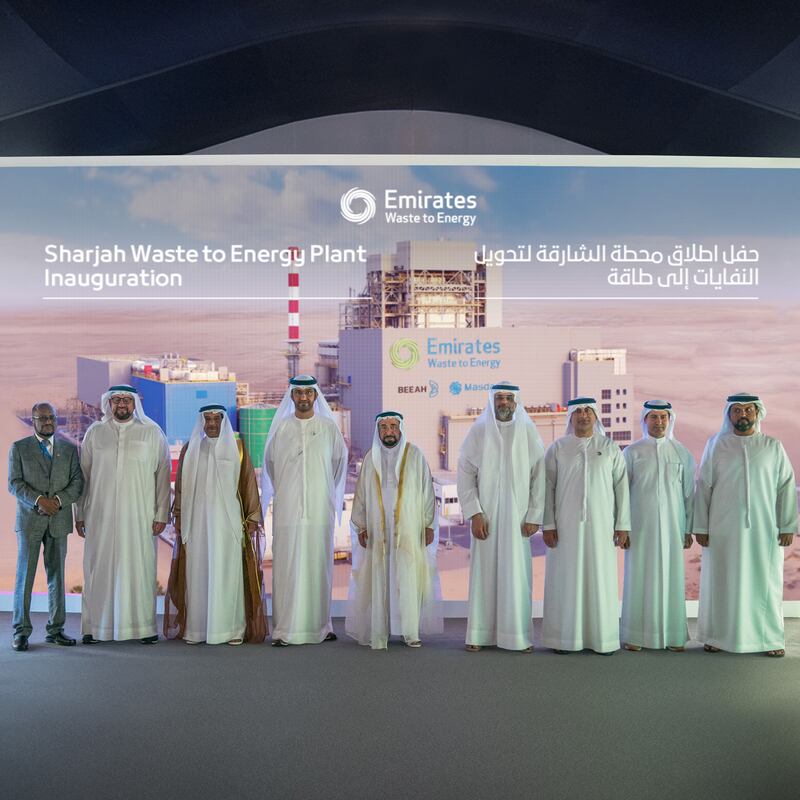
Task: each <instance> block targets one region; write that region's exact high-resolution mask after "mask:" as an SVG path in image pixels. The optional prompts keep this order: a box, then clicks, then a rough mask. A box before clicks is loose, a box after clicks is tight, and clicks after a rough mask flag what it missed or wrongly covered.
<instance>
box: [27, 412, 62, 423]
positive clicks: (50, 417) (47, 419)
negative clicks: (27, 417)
mask: <svg viewBox="0 0 800 800" xmlns="http://www.w3.org/2000/svg"><path fill="white" fill-rule="evenodd" d="M31 419H38V420H41V421H42V422H55V421H56V418H55V417H54V416H53V415H52V414H47V415H46V416H44V415H41V416H38V417H36V416H34V417H31Z"/></svg>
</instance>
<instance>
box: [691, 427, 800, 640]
mask: <svg viewBox="0 0 800 800" xmlns="http://www.w3.org/2000/svg"><path fill="white" fill-rule="evenodd" d="M694 532H695V533H696V534H705V533H707V534H708V541H709V546H708V547H704V548H703V556H702V558H703V561H702V570H701V573H700V607H699V611H698V617H697V639H698V641H700V642H703V643H704V644H710V645H713V646H714V647H719V648H720V649H722V650H727V651H729V652H734V653H751V652H766V651H767V650H778V649H782V648H783V647H784V641H785V640H784V632H783V557H784V555H783V553H784V548H782V547H780V545H779V544H778V534H779V533H797V490H796V488H795V479H794V472H793V470H792V465H791V463H790V462H789V458H788V456H787V455H786V451H785V450H784V449H783V445H782V444H781V443H780V442H779V441H778V440H777V439H773V438H772V437H771V436H766V435H764V434H763V433H755V434H753V435H752V436H737V435H736V434H735V433H723V434H719V435H718V436H716V437H714V438H712V439H710V440H709V442H708V444H707V445H706V449H705V452H704V453H703V460H702V462H701V464H700V474H699V476H698V480H697V485H696V490H695V502H694Z"/></svg>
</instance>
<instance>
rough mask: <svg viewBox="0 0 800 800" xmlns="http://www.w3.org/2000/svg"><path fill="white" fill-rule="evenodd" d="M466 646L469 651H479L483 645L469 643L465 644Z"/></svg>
mask: <svg viewBox="0 0 800 800" xmlns="http://www.w3.org/2000/svg"><path fill="white" fill-rule="evenodd" d="M465 647H466V648H467V652H469V653H479V652H480V650H481V646H480V645H479V644H468V645H465Z"/></svg>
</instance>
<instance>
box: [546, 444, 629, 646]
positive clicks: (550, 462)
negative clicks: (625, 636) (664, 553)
mask: <svg viewBox="0 0 800 800" xmlns="http://www.w3.org/2000/svg"><path fill="white" fill-rule="evenodd" d="M545 467H546V472H547V497H546V501H545V514H544V518H545V523H544V525H543V529H544V530H546V531H547V530H554V529H555V530H557V531H558V545H557V546H556V547H555V548H548V550H547V562H546V565H545V582H544V610H543V620H542V643H543V644H544V645H545V647H551V648H553V649H554V650H583V649H584V648H589V649H591V650H594V651H596V652H598V653H610V652H613V651H615V650H618V649H619V613H618V610H619V600H618V581H617V553H616V548H615V547H614V531H615V530H621V531H629V530H630V528H631V524H630V503H629V499H628V479H627V475H626V472H625V460H624V458H623V457H622V452H621V451H620V449H619V447H618V446H617V444H616V443H615V442H613V441H611V439H608V438H606V437H605V436H601V435H599V434H597V433H595V434H594V435H592V436H590V437H588V438H582V437H579V436H575V435H573V434H568V435H566V436H562V437H561V438H560V439H558V440H556V441H555V442H553V444H551V445H550V447H549V448H548V449H547V454H546V456H545Z"/></svg>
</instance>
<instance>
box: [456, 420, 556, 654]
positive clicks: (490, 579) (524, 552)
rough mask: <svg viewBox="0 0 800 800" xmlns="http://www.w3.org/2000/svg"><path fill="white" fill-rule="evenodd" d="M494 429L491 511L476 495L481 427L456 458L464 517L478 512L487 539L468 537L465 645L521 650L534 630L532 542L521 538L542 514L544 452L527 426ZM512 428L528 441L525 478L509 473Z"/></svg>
mask: <svg viewBox="0 0 800 800" xmlns="http://www.w3.org/2000/svg"><path fill="white" fill-rule="evenodd" d="M490 422H491V421H490ZM497 426H498V429H499V431H500V437H501V440H502V444H501V453H500V464H499V467H500V474H499V481H498V482H497V483H496V485H497V491H498V495H497V502H496V510H494V511H492V510H490V509H488V508H484V507H483V506H482V504H481V497H480V495H481V492H480V484H481V480H482V479H481V474H480V465H481V461H482V456H481V454H482V452H483V448H484V442H485V437H486V427H485V423H483V422H476V423H475V424H474V425H473V426H472V428H471V429H470V431H469V433H468V434H467V437H466V438H465V440H464V444H463V445H462V447H461V452H460V454H459V460H458V479H457V480H458V497H459V501H460V504H461V510H462V512H463V514H464V518H465V519H470V518H471V517H472V516H474V515H475V514H477V513H483V514H484V515H485V516H486V518H487V525H488V529H489V536H488V537H487V538H486V539H483V540H480V539H476V538H475V537H474V536H473V537H471V541H470V564H469V606H468V612H467V614H468V616H467V635H466V642H467V644H474V645H479V646H481V647H486V646H492V645H497V647H501V648H503V649H506V650H524V649H526V648H528V647H530V646H531V644H532V642H533V631H532V623H531V617H532V601H531V598H532V574H531V544H530V539H529V538H528V537H525V536H523V535H522V524H523V523H525V522H527V523H531V524H536V525H538V524H541V522H542V518H543V516H544V492H545V475H544V454H543V452H542V448H541V444H540V440H539V438H538V435H537V434H536V429H535V428H534V427H533V426H532V425H530V426H528V425H526V426H519V427H518V426H516V425H515V423H514V422H513V421H508V422H497ZM515 430H516V431H518V432H519V433H520V434H521V433H523V432H524V434H525V435H526V437H527V448H528V464H529V465H530V471H529V473H528V474H526V475H520V476H516V475H515V474H514V467H513V454H512V442H513V438H514V432H515ZM523 446H524V443H523ZM484 477H485V478H486V479H491V478H493V477H494V476H484ZM483 499H484V502H485V500H486V499H485V498H483ZM520 509H522V511H520Z"/></svg>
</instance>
